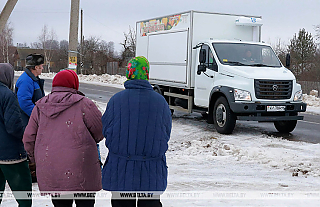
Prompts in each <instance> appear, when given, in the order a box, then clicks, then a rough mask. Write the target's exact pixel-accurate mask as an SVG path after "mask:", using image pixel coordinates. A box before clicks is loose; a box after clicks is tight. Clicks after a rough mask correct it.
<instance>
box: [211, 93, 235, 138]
mask: <svg viewBox="0 0 320 207" xmlns="http://www.w3.org/2000/svg"><path fill="white" fill-rule="evenodd" d="M213 124H214V127H215V128H216V130H217V131H218V132H219V133H221V134H231V133H232V131H233V129H234V127H235V125H236V115H235V114H234V113H233V112H232V110H231V109H230V106H229V104H228V101H227V99H226V98H225V97H220V98H218V100H217V101H216V103H215V104H214V109H213Z"/></svg>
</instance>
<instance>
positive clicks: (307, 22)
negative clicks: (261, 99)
mask: <svg viewBox="0 0 320 207" xmlns="http://www.w3.org/2000/svg"><path fill="white" fill-rule="evenodd" d="M6 2H7V0H0V8H1V10H2V8H3V7H4V5H5V3H6ZM70 6H71V0H18V3H17V5H16V6H15V8H14V11H13V12H12V14H11V16H10V19H9V21H10V22H11V24H12V26H13V27H14V36H13V39H14V44H17V43H27V44H28V45H30V43H31V42H35V41H38V36H39V35H40V33H41V29H42V28H43V26H44V25H47V26H48V28H49V29H50V30H51V29H54V30H55V32H56V34H57V36H58V40H68V39H69V19H70ZM80 8H82V9H83V12H84V23H83V24H84V36H85V37H89V36H95V37H97V38H100V39H102V40H105V41H107V42H108V41H113V42H114V43H115V47H116V49H117V50H120V49H121V46H120V44H119V43H120V42H122V41H123V39H124V38H123V32H127V31H128V30H129V26H131V27H133V28H135V22H136V21H140V20H146V19H150V18H154V17H160V16H164V15H170V14H175V13H180V12H184V11H189V10H196V11H206V12H214V13H230V14H242V15H256V16H262V20H263V26H262V40H263V41H265V42H267V43H271V44H274V43H275V42H276V41H277V39H279V38H280V39H281V41H283V42H286V43H288V42H289V40H290V39H291V38H292V37H293V35H294V34H295V33H298V32H299V29H301V28H305V29H306V31H307V32H310V33H312V34H313V35H314V34H315V29H314V26H315V25H318V24H320V0H80ZM217 29H218V28H217ZM79 34H80V25H79Z"/></svg>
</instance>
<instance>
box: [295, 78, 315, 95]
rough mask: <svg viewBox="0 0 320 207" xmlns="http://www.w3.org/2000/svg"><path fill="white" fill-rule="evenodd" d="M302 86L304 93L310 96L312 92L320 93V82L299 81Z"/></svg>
mask: <svg viewBox="0 0 320 207" xmlns="http://www.w3.org/2000/svg"><path fill="white" fill-rule="evenodd" d="M298 83H299V84H301V88H302V92H303V93H305V94H309V93H310V91H312V90H317V91H320V82H312V81H298Z"/></svg>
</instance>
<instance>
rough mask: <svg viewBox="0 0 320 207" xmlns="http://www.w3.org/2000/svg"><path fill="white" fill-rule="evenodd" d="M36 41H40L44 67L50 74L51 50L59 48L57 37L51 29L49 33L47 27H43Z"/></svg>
mask: <svg viewBox="0 0 320 207" xmlns="http://www.w3.org/2000/svg"><path fill="white" fill-rule="evenodd" d="M38 39H39V41H40V44H41V48H42V49H43V51H44V56H45V65H46V66H47V68H48V72H50V62H51V59H52V55H53V50H54V49H58V48H59V43H58V41H57V35H56V33H55V31H54V30H53V29H51V31H49V30H48V27H47V25H44V26H43V28H42V31H41V34H40V36H39V37H38Z"/></svg>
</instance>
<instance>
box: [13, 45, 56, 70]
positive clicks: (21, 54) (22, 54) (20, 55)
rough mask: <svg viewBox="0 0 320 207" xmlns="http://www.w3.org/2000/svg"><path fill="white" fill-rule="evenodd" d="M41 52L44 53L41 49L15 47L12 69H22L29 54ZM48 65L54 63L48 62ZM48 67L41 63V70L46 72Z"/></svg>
mask: <svg viewBox="0 0 320 207" xmlns="http://www.w3.org/2000/svg"><path fill="white" fill-rule="evenodd" d="M33 53H36V54H42V55H44V51H43V49H31V48H26V47H17V50H16V52H15V54H14V55H15V61H14V65H13V67H14V69H15V70H23V69H24V68H25V67H26V58H27V56H28V55H30V54H33ZM50 65H54V63H52V62H51V63H50ZM47 71H48V68H47V66H46V65H43V72H47Z"/></svg>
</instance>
